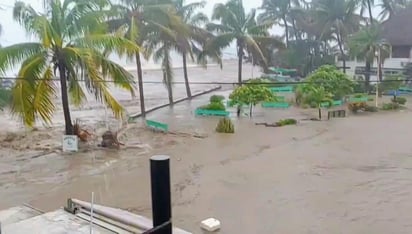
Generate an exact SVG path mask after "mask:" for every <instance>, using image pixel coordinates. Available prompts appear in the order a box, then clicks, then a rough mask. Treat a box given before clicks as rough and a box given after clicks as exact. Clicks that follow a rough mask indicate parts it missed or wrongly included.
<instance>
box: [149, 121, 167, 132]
mask: <svg viewBox="0 0 412 234" xmlns="http://www.w3.org/2000/svg"><path fill="white" fill-rule="evenodd" d="M146 125H147V126H148V127H149V128H151V129H153V130H158V131H163V132H167V131H169V125H167V124H165V123H161V122H157V121H153V120H146Z"/></svg>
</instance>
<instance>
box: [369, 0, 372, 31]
mask: <svg viewBox="0 0 412 234" xmlns="http://www.w3.org/2000/svg"><path fill="white" fill-rule="evenodd" d="M368 10H369V20H370V21H371V25H372V24H373V15H372V5H371V0H368Z"/></svg>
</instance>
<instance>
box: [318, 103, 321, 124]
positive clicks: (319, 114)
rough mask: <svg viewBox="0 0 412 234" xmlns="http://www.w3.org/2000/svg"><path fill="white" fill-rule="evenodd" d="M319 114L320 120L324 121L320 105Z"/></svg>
mask: <svg viewBox="0 0 412 234" xmlns="http://www.w3.org/2000/svg"><path fill="white" fill-rule="evenodd" d="M318 112H319V120H322V109H321V105H320V104H319V106H318Z"/></svg>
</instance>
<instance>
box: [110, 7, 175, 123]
mask: <svg viewBox="0 0 412 234" xmlns="http://www.w3.org/2000/svg"><path fill="white" fill-rule="evenodd" d="M112 9H113V11H114V12H116V17H112V18H111V19H110V20H109V21H108V24H109V25H110V29H111V30H119V28H124V29H125V30H126V33H125V36H126V37H127V38H128V39H130V40H132V41H134V42H135V43H136V45H138V46H139V45H142V44H143V43H144V41H145V39H146V38H145V37H146V34H148V33H150V32H152V31H161V32H163V33H165V34H167V33H170V30H169V28H168V25H179V24H180V18H179V17H178V16H177V15H176V14H175V13H174V12H173V11H171V9H172V1H171V0H120V3H119V4H114V5H112ZM142 55H143V56H144V57H148V52H147V51H146V50H145V48H143V47H141V50H140V51H138V52H136V53H135V54H134V55H130V56H131V57H134V59H135V62H136V68H137V79H138V86H139V98H140V109H141V115H142V117H145V115H146V111H145V110H146V107H145V102H144V91H143V70H142V63H141V59H142V58H141V57H142Z"/></svg>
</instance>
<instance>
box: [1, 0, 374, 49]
mask: <svg viewBox="0 0 412 234" xmlns="http://www.w3.org/2000/svg"><path fill="white" fill-rule="evenodd" d="M22 1H23V2H26V3H30V4H31V5H32V6H33V7H34V8H35V9H38V10H41V9H42V1H43V0H22ZM186 1H187V2H197V1H199V0H186ZM206 2H207V5H206V7H205V9H204V10H203V11H202V12H204V13H206V14H207V15H208V16H210V15H211V13H212V9H213V6H214V5H215V4H216V3H224V2H226V0H207V1H206ZM243 4H244V6H245V8H246V9H247V10H250V9H252V8H258V7H259V6H260V5H261V4H262V0H244V1H243ZM13 5H14V1H13V0H0V7H1V8H3V10H0V24H1V25H2V26H3V34H2V35H1V36H0V44H2V45H3V46H6V45H10V44H14V43H17V42H23V41H27V40H28V38H27V37H26V34H25V32H24V31H23V29H22V28H21V27H20V25H18V24H17V23H16V22H14V21H13V19H12V7H13ZM377 12H378V9H375V14H376V13H377ZM272 33H274V34H277V35H281V34H283V30H282V29H281V28H280V27H275V28H274V29H273V30H272Z"/></svg>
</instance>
